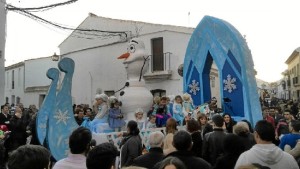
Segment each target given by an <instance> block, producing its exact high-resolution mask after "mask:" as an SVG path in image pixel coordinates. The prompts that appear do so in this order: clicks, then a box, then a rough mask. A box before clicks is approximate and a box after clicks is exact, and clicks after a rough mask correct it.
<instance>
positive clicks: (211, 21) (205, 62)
mask: <svg viewBox="0 0 300 169" xmlns="http://www.w3.org/2000/svg"><path fill="white" fill-rule="evenodd" d="M119 59H124V61H123V64H124V66H125V69H126V71H127V82H124V83H125V86H124V88H123V89H122V91H121V92H120V97H119V100H120V101H121V102H122V106H121V110H122V112H123V113H124V118H125V121H129V120H135V115H134V113H135V111H136V110H137V109H143V110H144V111H147V110H148V109H149V108H150V107H151V105H152V100H153V96H152V95H151V93H150V91H149V90H148V89H147V88H146V87H145V81H144V80H143V75H144V73H145V72H146V70H147V66H148V64H147V61H148V60H147V55H146V54H145V46H144V43H143V42H142V41H141V40H140V39H138V38H134V39H131V40H130V41H129V43H128V48H127V52H126V53H125V54H123V55H121V56H120V57H119ZM213 61H215V63H216V65H217V67H218V70H219V74H220V79H222V80H220V86H221V91H220V93H221V98H224V99H223V100H221V102H222V105H223V110H224V111H225V112H227V113H229V114H231V115H232V116H234V117H235V118H236V120H238V119H247V120H249V121H250V122H251V123H252V124H254V123H255V122H256V121H258V120H259V119H261V118H262V117H261V116H262V115H261V107H260V104H259V100H258V93H257V92H256V81H255V77H254V75H255V71H254V68H253V60H252V56H251V52H250V50H249V48H248V46H247V43H246V42H245V39H244V38H243V37H242V35H241V34H240V33H239V32H238V31H237V30H236V29H235V28H234V27H233V26H232V25H230V24H229V23H228V22H226V21H223V20H221V19H217V18H214V17H210V16H205V17H204V18H203V19H202V21H201V22H200V23H199V25H198V26H197V28H196V29H195V30H194V32H193V34H192V36H191V38H190V41H189V44H188V47H187V50H186V56H185V60H184V71H183V91H184V92H186V93H189V94H190V95H191V96H192V99H193V101H194V105H203V104H204V103H206V102H208V101H209V100H210V99H211V95H210V93H211V92H210V90H211V89H210V80H209V74H210V68H211V65H212V62H213ZM58 66H59V69H60V71H62V72H64V73H65V75H64V78H63V81H62V84H61V87H60V88H59V89H60V90H58V91H57V83H58V78H59V70H57V69H55V68H51V69H49V70H48V72H47V76H48V78H50V79H51V80H52V83H51V85H50V88H49V90H48V94H47V96H46V98H45V100H44V102H43V105H42V106H41V108H40V110H39V113H38V118H37V134H38V139H39V141H40V143H41V144H43V145H45V146H46V147H48V148H49V149H50V151H51V153H52V155H53V157H54V158H55V159H56V160H60V159H62V158H64V157H66V156H67V154H68V152H69V146H68V140H69V135H70V134H71V132H72V131H73V130H74V129H76V128H77V127H78V125H77V123H76V121H75V119H74V114H73V109H72V95H71V87H72V77H73V72H74V61H73V60H72V59H70V58H63V59H61V60H60V62H59V63H58ZM229 100H230V103H228V101H229ZM198 107H199V108H200V110H201V109H202V110H203V111H204V110H206V109H207V107H204V106H198ZM143 120H146V115H144V117H143ZM102 126H108V125H102ZM153 130H164V129H163V128H156V129H152V130H142V131H141V132H140V136H141V137H142V140H143V144H145V145H146V144H147V138H148V135H149V134H150V133H151V132H152V131H153ZM101 131H104V129H101V128H100V129H98V132H93V139H95V140H96V142H97V144H99V143H102V142H107V141H110V142H112V143H114V144H115V145H116V146H117V147H119V144H120V141H121V137H119V133H116V132H101Z"/></svg>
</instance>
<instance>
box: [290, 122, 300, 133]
mask: <svg viewBox="0 0 300 169" xmlns="http://www.w3.org/2000/svg"><path fill="white" fill-rule="evenodd" d="M291 126H292V128H293V130H294V131H295V132H300V121H299V120H292V121H291Z"/></svg>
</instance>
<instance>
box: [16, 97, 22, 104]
mask: <svg viewBox="0 0 300 169" xmlns="http://www.w3.org/2000/svg"><path fill="white" fill-rule="evenodd" d="M16 102H17V104H19V103H21V98H20V97H19V96H18V97H17V100H16Z"/></svg>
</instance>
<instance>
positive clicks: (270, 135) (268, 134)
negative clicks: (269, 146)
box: [255, 120, 275, 142]
mask: <svg viewBox="0 0 300 169" xmlns="http://www.w3.org/2000/svg"><path fill="white" fill-rule="evenodd" d="M255 131H256V132H257V134H258V135H259V137H260V139H262V140H264V141H270V142H272V141H273V140H274V139H275V129H274V127H273V125H272V124H271V123H269V122H267V121H266V120H260V121H258V122H257V123H256V125H255Z"/></svg>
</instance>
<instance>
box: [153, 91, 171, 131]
mask: <svg viewBox="0 0 300 169" xmlns="http://www.w3.org/2000/svg"><path fill="white" fill-rule="evenodd" d="M170 117H171V114H169V111H168V107H167V97H165V96H163V97H161V98H160V102H159V105H158V108H157V110H156V126H157V127H165V126H166V122H167V120H168V119H169V118H170Z"/></svg>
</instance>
